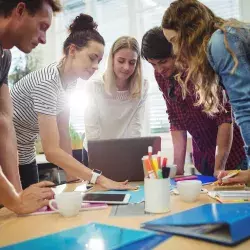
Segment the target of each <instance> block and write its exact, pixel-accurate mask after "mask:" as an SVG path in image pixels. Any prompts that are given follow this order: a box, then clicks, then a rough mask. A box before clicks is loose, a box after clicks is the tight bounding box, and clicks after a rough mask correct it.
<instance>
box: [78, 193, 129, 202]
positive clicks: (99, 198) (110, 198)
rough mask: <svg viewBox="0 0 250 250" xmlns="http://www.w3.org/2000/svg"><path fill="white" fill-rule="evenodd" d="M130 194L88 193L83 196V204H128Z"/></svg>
mask: <svg viewBox="0 0 250 250" xmlns="http://www.w3.org/2000/svg"><path fill="white" fill-rule="evenodd" d="M129 199H130V194H105V193H88V194H85V195H84V196H83V202H88V203H106V204H128V201H129Z"/></svg>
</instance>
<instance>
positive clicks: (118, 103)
mask: <svg viewBox="0 0 250 250" xmlns="http://www.w3.org/2000/svg"><path fill="white" fill-rule="evenodd" d="M85 91H86V92H85V93H86V98H87V99H88V105H87V108H86V109H85V117H84V122H85V133H86V139H87V140H94V139H95V140H98V139H116V138H128V137H140V136H141V130H142V119H143V114H144V107H145V101H146V98H147V91H148V85H147V82H145V81H143V79H142V69H141V58H140V48H139V44H138V42H137V41H136V39H135V38H133V37H129V36H122V37H120V38H118V39H117V40H116V41H115V42H114V44H113V46H112V48H111V50H110V54H109V58H108V63H107V68H106V71H105V73H104V74H103V75H101V76H100V77H95V78H93V79H92V80H90V81H88V83H86V89H85Z"/></svg>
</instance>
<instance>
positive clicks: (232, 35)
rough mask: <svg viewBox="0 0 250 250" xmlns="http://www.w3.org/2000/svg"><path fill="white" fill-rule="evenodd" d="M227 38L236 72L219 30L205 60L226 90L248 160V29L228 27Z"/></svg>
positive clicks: (249, 90)
mask: <svg viewBox="0 0 250 250" xmlns="http://www.w3.org/2000/svg"><path fill="white" fill-rule="evenodd" d="M226 39H227V41H228V44H229V48H230V49H231V50H232V51H233V53H235V56H236V57H237V59H238V63H239V64H238V67H237V68H236V70H235V72H234V73H231V70H232V69H233V67H234V60H233V57H232V56H231V54H230V53H229V51H228V50H227V49H226V47H225V44H224V33H223V32H222V31H221V30H217V31H215V32H214V34H213V35H212V37H211V39H210V41H209V44H208V51H207V52H208V60H209V62H210V65H211V66H212V68H213V69H214V71H215V72H216V73H217V74H218V76H219V78H220V81H221V83H222V85H223V86H224V88H225V90H226V92H227V95H228V97H229V101H230V103H231V105H232V109H233V112H234V116H235V119H236V122H237V124H238V125H239V127H240V129H241V133H242V137H243V139H244V142H245V150H246V154H247V157H248V163H250V32H249V30H247V29H244V28H241V29H239V30H237V31H236V29H234V28H227V32H226ZM248 166H249V164H248Z"/></svg>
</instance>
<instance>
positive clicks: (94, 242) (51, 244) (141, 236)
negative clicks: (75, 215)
mask: <svg viewBox="0 0 250 250" xmlns="http://www.w3.org/2000/svg"><path fill="white" fill-rule="evenodd" d="M169 237H171V235H162V234H156V233H153V232H148V231H142V230H132V229H126V228H121V227H115V226H109V225H104V224H98V223H91V224H88V225H84V226H80V227H76V228H73V229H69V230H64V231H61V232H58V233H55V234H50V235H47V236H44V237H40V238H35V239H31V240H28V241H24V242H21V243H18V244H15V245H10V246H6V247H4V248H2V250H27V249H35V250H48V249H53V250H69V249H70V250H94V249H98V250H99V249H100V250H101V249H103V250H107V249H113V250H116V249H119V250H133V249H136V250H140V249H141V250H150V249H153V248H154V247H155V246H157V245H158V244H159V243H161V242H163V241H164V240H166V239H168V238H169Z"/></svg>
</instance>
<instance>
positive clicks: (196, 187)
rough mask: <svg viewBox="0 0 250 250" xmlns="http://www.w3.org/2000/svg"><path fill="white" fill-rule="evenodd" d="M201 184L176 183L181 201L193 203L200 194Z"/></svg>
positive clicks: (197, 181) (198, 182) (192, 182)
mask: <svg viewBox="0 0 250 250" xmlns="http://www.w3.org/2000/svg"><path fill="white" fill-rule="evenodd" d="M201 187H202V183H201V181H199V180H186V181H178V182H177V190H178V191H179V194H180V198H181V200H183V201H185V202H194V201H196V200H197V199H198V197H199V195H200V193H201Z"/></svg>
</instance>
